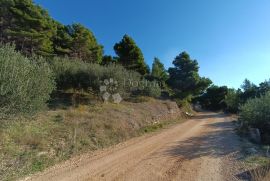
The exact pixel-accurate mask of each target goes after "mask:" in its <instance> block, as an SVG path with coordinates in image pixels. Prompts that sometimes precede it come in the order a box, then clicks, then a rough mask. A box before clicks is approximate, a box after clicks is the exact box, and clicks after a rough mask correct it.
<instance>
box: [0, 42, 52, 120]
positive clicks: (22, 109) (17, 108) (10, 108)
mask: <svg viewBox="0 0 270 181" xmlns="http://www.w3.org/2000/svg"><path fill="white" fill-rule="evenodd" d="M54 86H55V83H54V78H53V74H52V72H51V70H50V68H49V66H48V65H47V64H46V62H45V61H44V60H43V59H42V58H37V57H33V58H26V57H24V56H23V55H22V54H21V53H19V52H16V51H15V50H14V47H13V46H10V45H0V117H2V118H3V117H5V116H8V115H16V114H20V113H34V112H35V111H38V110H40V109H41V108H43V107H44V105H45V103H46V101H48V99H49V98H50V93H51V92H52V91H53V89H54Z"/></svg>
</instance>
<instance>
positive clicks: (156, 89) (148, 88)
mask: <svg viewBox="0 0 270 181" xmlns="http://www.w3.org/2000/svg"><path fill="white" fill-rule="evenodd" d="M141 82H142V84H141V85H139V87H138V88H137V89H135V91H134V92H133V94H135V95H136V94H137V95H142V96H148V97H154V98H158V97H160V96H161V88H160V86H159V85H158V82H156V81H148V80H143V81H141Z"/></svg>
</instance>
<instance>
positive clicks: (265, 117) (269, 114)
mask: <svg viewBox="0 0 270 181" xmlns="http://www.w3.org/2000/svg"><path fill="white" fill-rule="evenodd" d="M239 116H240V117H239V120H240V121H241V122H242V123H243V125H244V127H243V128H248V127H254V128H259V129H260V131H261V133H262V136H263V139H265V138H268V137H269V135H270V92H268V93H266V94H265V95H264V96H261V97H260V98H255V99H250V100H248V101H247V102H246V103H245V104H244V105H243V106H241V107H240V114H239ZM264 141H267V142H269V141H270V140H264Z"/></svg>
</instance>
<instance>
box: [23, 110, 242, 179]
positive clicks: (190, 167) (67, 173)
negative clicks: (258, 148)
mask: <svg viewBox="0 0 270 181" xmlns="http://www.w3.org/2000/svg"><path fill="white" fill-rule="evenodd" d="M231 121H232V119H231V118H230V117H228V116H226V115H223V114H218V113H201V114H199V115H197V116H195V117H194V118H193V119H191V120H188V121H186V122H184V123H182V124H178V125H175V126H172V127H170V128H168V129H164V130H161V131H159V132H156V133H153V134H150V135H145V136H142V137H138V138H134V139H131V140H129V141H126V142H124V143H121V144H119V145H117V146H114V147H111V148H108V149H104V150H102V151H96V152H94V153H91V154H86V155H82V156H80V157H77V158H74V159H71V160H69V161H67V162H65V163H62V164H59V165H57V166H55V167H53V168H50V169H49V170H47V171H45V172H44V173H40V174H37V175H35V176H32V177H31V178H27V179H25V180H38V181H39V180H40V181H41V180H42V181H43V180H44V181H48V180H51V181H74V180H147V181H151V180H153V181H157V180H180V181H181V180H183V181H193V180H194V181H195V180H196V181H211V180H212V181H223V180H228V181H233V180H237V177H236V175H237V172H238V170H237V165H236V163H237V161H236V160H235V159H234V154H235V153H237V152H238V150H239V149H240V148H239V146H240V140H239V138H238V136H237V135H236V134H235V133H234V131H233V124H232V123H231Z"/></svg>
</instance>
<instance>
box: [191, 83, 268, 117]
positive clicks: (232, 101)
mask: <svg viewBox="0 0 270 181" xmlns="http://www.w3.org/2000/svg"><path fill="white" fill-rule="evenodd" d="M269 91H270V79H269V80H266V81H264V82H262V83H260V84H259V85H258V86H257V85H255V84H254V83H252V82H251V81H250V80H248V79H245V80H244V82H243V84H242V85H241V89H231V88H228V87H227V86H221V87H219V86H216V85H212V86H210V87H209V88H207V90H206V91H205V92H204V93H203V94H202V95H200V96H199V97H197V98H196V99H194V102H196V101H198V102H199V103H200V104H201V105H202V106H203V108H205V109H209V110H225V111H227V112H232V113H237V112H239V110H240V106H241V105H243V104H245V103H246V102H247V101H248V100H250V99H254V98H260V97H261V96H264V95H265V94H266V93H267V92H269Z"/></svg>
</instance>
